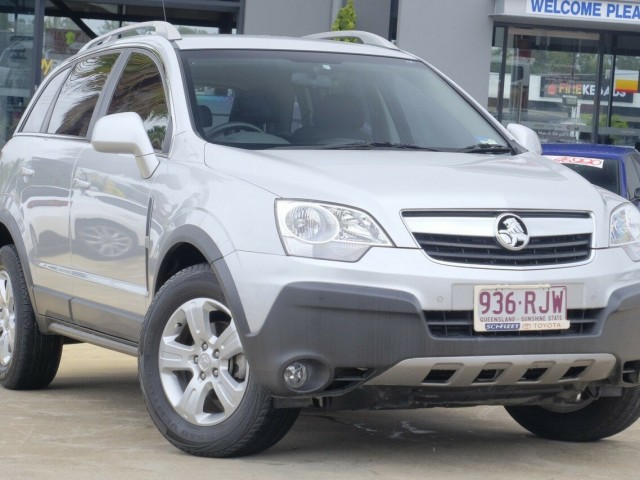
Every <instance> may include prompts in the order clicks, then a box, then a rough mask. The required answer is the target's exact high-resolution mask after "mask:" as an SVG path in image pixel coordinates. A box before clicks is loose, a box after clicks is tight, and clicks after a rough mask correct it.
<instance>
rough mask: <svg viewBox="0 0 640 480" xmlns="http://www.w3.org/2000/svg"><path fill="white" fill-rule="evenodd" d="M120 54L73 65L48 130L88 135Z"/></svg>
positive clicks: (49, 131)
mask: <svg viewBox="0 0 640 480" xmlns="http://www.w3.org/2000/svg"><path fill="white" fill-rule="evenodd" d="M118 55H119V54H117V53H111V54H107V55H102V56H100V57H94V58H88V59H86V60H83V61H81V62H80V63H78V64H76V66H75V67H73V70H72V71H71V74H70V75H69V77H68V78H67V80H66V81H65V82H64V85H62V90H61V91H60V95H58V100H57V101H56V105H55V107H54V109H53V113H52V114H51V120H50V121H49V127H48V128H47V133H55V134H59V135H74V136H79V137H84V136H86V135H87V131H88V130H89V123H90V122H91V116H92V115H93V110H94V109H95V107H96V103H97V102H98V97H99V96H100V92H101V91H102V87H103V86H104V83H105V82H106V80H107V77H108V76H109V73H110V72H111V69H112V68H113V65H114V64H115V62H116V60H117V59H118Z"/></svg>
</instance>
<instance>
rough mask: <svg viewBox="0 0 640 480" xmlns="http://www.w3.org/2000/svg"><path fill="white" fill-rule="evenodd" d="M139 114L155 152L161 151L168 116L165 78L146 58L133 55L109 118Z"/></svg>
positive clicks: (125, 70) (113, 102) (119, 86)
mask: <svg viewBox="0 0 640 480" xmlns="http://www.w3.org/2000/svg"><path fill="white" fill-rule="evenodd" d="M122 112H136V113H137V114H138V115H140V117H141V118H142V121H143V122H144V127H145V129H146V130H147V134H148V135H149V139H150V140H151V144H152V145H153V148H154V149H156V150H162V146H163V144H164V139H165V136H166V133H167V126H168V125H169V112H168V108H167V101H166V97H165V93H164V87H163V85H162V76H161V75H160V71H159V70H158V67H157V66H156V64H155V62H154V61H153V60H152V59H151V58H149V57H148V56H147V55H143V54H141V53H133V54H132V55H131V57H130V58H129V60H128V61H127V66H126V67H125V69H124V72H123V73H122V77H120V80H119V81H118V85H117V87H116V90H115V92H114V94H113V99H112V100H111V105H110V106H109V110H108V112H107V113H108V114H112V113H122Z"/></svg>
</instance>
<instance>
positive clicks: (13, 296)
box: [0, 245, 64, 390]
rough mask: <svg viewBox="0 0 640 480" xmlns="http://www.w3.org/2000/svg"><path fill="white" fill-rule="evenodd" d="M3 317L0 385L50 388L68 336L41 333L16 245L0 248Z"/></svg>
mask: <svg viewBox="0 0 640 480" xmlns="http://www.w3.org/2000/svg"><path fill="white" fill-rule="evenodd" d="M0 319H1V320H0V385H2V386H3V387H5V388H9V389H12V390H35V389H39V388H45V387H47V386H48V385H49V384H50V383H51V382H52V380H53V379H54V377H55V376H56V373H57V372H58V366H59V365H60V357H61V356H62V346H63V343H64V339H63V337H60V336H57V335H43V334H42V333H40V330H39V329H38V324H37V323H36V319H35V315H34V313H33V307H32V305H31V299H30V298H29V292H28V291H27V284H26V282H25V279H24V273H23V271H22V266H21V265H20V259H19V258H18V253H17V252H16V248H15V247H14V246H13V245H6V246H4V247H2V248H0Z"/></svg>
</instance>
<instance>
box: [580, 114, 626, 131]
mask: <svg viewBox="0 0 640 480" xmlns="http://www.w3.org/2000/svg"><path fill="white" fill-rule="evenodd" d="M580 121H581V122H582V123H584V124H586V125H593V115H591V114H590V113H581V114H580ZM598 124H599V125H600V126H601V127H606V126H607V115H606V113H601V114H600V116H599V117H598ZM611 127H614V128H629V122H627V121H626V120H623V119H622V117H621V116H620V115H618V114H615V113H614V114H613V115H611Z"/></svg>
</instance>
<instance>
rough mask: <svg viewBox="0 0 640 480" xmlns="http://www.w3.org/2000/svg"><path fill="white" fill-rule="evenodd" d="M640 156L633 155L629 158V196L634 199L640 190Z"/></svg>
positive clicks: (627, 163)
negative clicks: (639, 162) (639, 161)
mask: <svg viewBox="0 0 640 480" xmlns="http://www.w3.org/2000/svg"><path fill="white" fill-rule="evenodd" d="M638 160H640V156H638V155H635V154H632V155H629V156H628V157H627V162H626V166H627V190H628V192H627V195H628V196H629V198H633V196H634V195H635V192H636V190H637V189H639V188H640V175H639V172H640V165H639V164H638Z"/></svg>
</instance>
